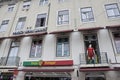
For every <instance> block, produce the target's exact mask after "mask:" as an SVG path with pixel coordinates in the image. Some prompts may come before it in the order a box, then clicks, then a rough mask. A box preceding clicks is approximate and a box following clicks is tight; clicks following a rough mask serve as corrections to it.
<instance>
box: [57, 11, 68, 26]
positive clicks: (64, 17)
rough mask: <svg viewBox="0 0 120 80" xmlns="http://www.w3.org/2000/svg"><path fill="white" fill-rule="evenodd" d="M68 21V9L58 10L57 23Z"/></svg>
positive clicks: (66, 22)
mask: <svg viewBox="0 0 120 80" xmlns="http://www.w3.org/2000/svg"><path fill="white" fill-rule="evenodd" d="M68 23H69V11H68V10H64V11H59V12H58V25H61V24H68Z"/></svg>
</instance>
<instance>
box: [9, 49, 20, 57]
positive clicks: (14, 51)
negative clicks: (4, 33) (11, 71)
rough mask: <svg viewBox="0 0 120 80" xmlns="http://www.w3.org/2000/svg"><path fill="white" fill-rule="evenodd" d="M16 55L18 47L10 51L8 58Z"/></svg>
mask: <svg viewBox="0 0 120 80" xmlns="http://www.w3.org/2000/svg"><path fill="white" fill-rule="evenodd" d="M17 53H18V47H13V48H11V50H10V53H9V57H13V56H17Z"/></svg>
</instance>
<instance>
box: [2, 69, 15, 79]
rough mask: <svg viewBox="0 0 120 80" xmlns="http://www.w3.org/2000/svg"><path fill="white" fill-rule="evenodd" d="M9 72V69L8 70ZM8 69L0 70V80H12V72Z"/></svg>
mask: <svg viewBox="0 0 120 80" xmlns="http://www.w3.org/2000/svg"><path fill="white" fill-rule="evenodd" d="M9 70H10V69H9ZM9 70H8V69H0V80H13V74H14V73H13V71H9Z"/></svg>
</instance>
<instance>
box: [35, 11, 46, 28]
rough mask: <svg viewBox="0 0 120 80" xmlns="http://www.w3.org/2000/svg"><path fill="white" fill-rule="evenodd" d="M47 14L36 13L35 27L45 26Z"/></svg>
mask: <svg viewBox="0 0 120 80" xmlns="http://www.w3.org/2000/svg"><path fill="white" fill-rule="evenodd" d="M46 18H47V14H46V13H44V14H38V16H37V20H36V25H35V27H36V28H37V27H45V24H46V20H47V19H46Z"/></svg>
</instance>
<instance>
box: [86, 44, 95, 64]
mask: <svg viewBox="0 0 120 80" xmlns="http://www.w3.org/2000/svg"><path fill="white" fill-rule="evenodd" d="M87 57H88V63H94V61H95V50H94V48H93V47H92V44H89V47H88V48H87Z"/></svg>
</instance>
